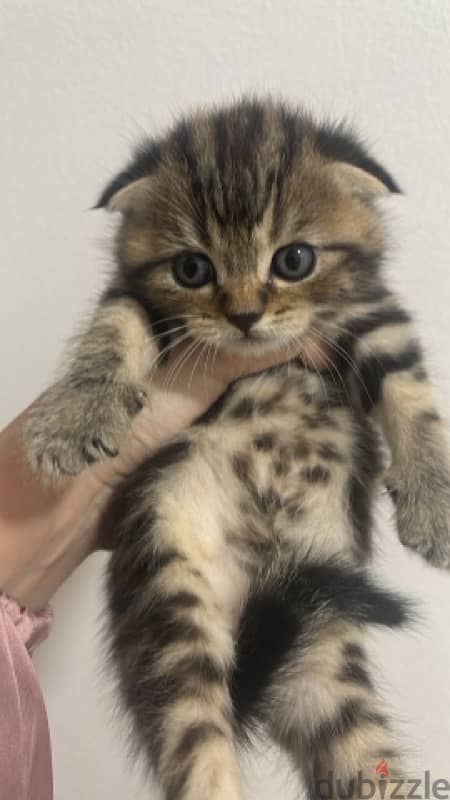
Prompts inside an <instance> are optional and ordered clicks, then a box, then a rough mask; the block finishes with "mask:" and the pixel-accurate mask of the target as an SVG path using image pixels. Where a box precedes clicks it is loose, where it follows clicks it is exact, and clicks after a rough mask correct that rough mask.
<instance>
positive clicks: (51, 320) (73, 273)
mask: <svg viewBox="0 0 450 800" xmlns="http://www.w3.org/2000/svg"><path fill="white" fill-rule="evenodd" d="M449 24H450V4H449V0H315V1H314V2H312V0H247V2H240V1H239V0H226V2H224V0H220V2H218V1H217V0H209V2H208V0H190V2H188V0H172V2H169V1H168V0H147V1H146V0H128V2H123V0H96V2H88V0H85V1H83V0H39V2H35V0H1V3H0V59H1V63H0V87H1V92H0V96H1V106H0V114H1V123H0V187H1V206H2V213H1V223H2V224H1V231H2V232H1V236H0V253H1V258H0V272H1V282H0V287H1V290H0V309H1V312H0V313H1V319H0V354H1V364H2V391H1V397H0V424H3V423H6V422H7V421H8V419H9V418H10V417H11V416H12V415H14V414H15V413H16V412H18V411H19V410H20V409H21V408H22V407H23V406H24V405H25V404H26V403H28V402H29V401H30V400H31V399H32V398H33V397H34V396H35V395H36V393H37V392H38V391H39V390H40V389H42V388H43V387H44V385H45V384H46V383H47V381H48V380H49V377H50V375H51V371H52V369H53V368H54V366H55V364H56V363H57V361H58V356H59V353H60V351H61V347H62V342H63V340H64V339H65V338H66V337H67V336H68V335H69V334H70V333H71V332H72V330H73V327H74V323H75V321H76V320H77V319H78V317H79V315H80V313H81V312H82V310H83V309H85V308H86V305H87V303H88V302H89V301H90V298H92V295H93V293H94V292H95V291H96V289H97V288H98V287H99V286H101V284H102V270H103V269H104V266H105V264H106V263H107V256H106V251H105V249H104V246H103V242H104V239H105V235H106V233H107V230H108V229H107V223H106V221H105V219H104V216H103V214H102V213H101V212H91V211H89V210H88V208H89V206H90V205H92V203H93V201H94V200H95V199H96V196H97V193H98V191H99V189H100V188H101V187H102V185H103V183H104V182H105V181H106V180H107V179H108V177H109V176H110V174H111V172H112V171H114V170H115V169H117V168H118V167H120V166H121V164H122V161H123V159H124V157H126V155H127V153H128V150H129V145H130V143H132V142H133V140H134V138H135V136H136V135H137V134H139V133H140V131H141V130H143V129H149V130H151V131H154V130H157V127H158V125H160V124H161V123H165V122H166V121H168V120H170V119H171V118H172V116H173V115H174V114H176V113H177V111H178V110H180V109H185V108H186V107H189V106H191V105H193V104H195V103H198V102H199V101H207V100H217V99H218V98H221V97H229V96H230V95H231V94H237V93H238V92H239V91H240V90H241V89H254V88H262V89H267V88H270V89H274V90H276V91H281V92H283V93H284V94H285V95H286V96H288V97H290V98H292V99H293V100H303V101H306V103H307V104H308V105H309V106H310V107H312V108H313V109H315V110H318V111H322V110H323V111H326V112H328V113H330V114H337V115H339V116H342V115H348V116H350V118H351V119H354V120H356V121H357V123H358V124H359V127H360V128H361V130H362V131H363V133H364V134H366V135H367V136H368V138H369V140H370V141H371V142H372V143H373V144H374V145H375V147H376V151H377V153H378V154H379V156H380V157H381V158H382V159H384V160H385V161H386V163H387V165H388V166H389V167H391V168H392V170H393V171H394V173H395V175H396V176H397V177H398V179H399V181H400V183H401V185H402V186H403V187H404V189H405V190H406V197H405V198H401V199H395V200H390V201H389V203H390V207H391V208H392V212H393V214H395V217H396V219H397V223H396V229H397V235H396V241H397V242H398V245H397V252H396V254H395V258H394V259H393V264H392V272H393V275H394V282H395V285H397V286H398V287H399V288H400V289H401V291H402V292H403V294H404V296H405V298H406V299H408V301H409V304H410V306H411V307H412V308H413V309H414V310H416V311H417V312H418V316H419V319H420V320H421V327H422V330H423V332H424V337H425V341H426V342H427V343H428V344H429V346H430V350H431V352H432V365H434V367H435V371H436V374H437V376H438V378H439V382H440V384H441V386H442V388H443V389H444V392H446V398H447V410H448V409H449V406H450V380H449V378H450V359H449V348H448V337H449V335H450V322H449V316H448V308H449V302H450V278H449V269H450V237H449V226H448V220H449V212H450V200H449V197H450V193H449V189H448V187H449V183H450V162H449V142H450V113H449V112H450V94H449V88H448V84H449V67H450V57H449V52H450V50H449ZM380 527H381V532H380V536H379V541H380V550H381V555H380V557H379V559H378V561H379V565H380V566H379V569H380V570H381V571H382V572H384V573H385V574H386V575H387V578H388V580H389V581H390V583H391V584H392V585H394V586H398V587H400V588H403V589H407V590H411V592H412V593H413V594H415V595H418V596H420V597H421V598H422V600H423V606H424V611H423V613H424V616H425V622H424V624H423V625H422V627H421V630H420V632H416V633H414V634H385V633H384V634H380V635H378V636H377V637H376V641H375V643H374V649H375V651H376V653H377V657H378V660H379V662H380V664H381V668H382V674H383V676H384V681H383V685H385V690H386V697H387V699H386V707H387V709H392V710H393V711H394V712H395V713H397V715H398V716H399V718H401V719H402V720H404V721H405V722H404V729H405V734H406V741H407V743H408V744H409V745H411V746H412V747H414V748H417V751H418V753H419V755H418V757H417V764H418V769H419V770H424V769H430V770H431V771H432V772H433V773H434V775H435V776H436V777H446V778H450V756H449V753H450V711H449V709H450V677H449V656H450V626H449V622H450V576H447V575H442V574H439V573H438V572H434V571H432V570H431V569H429V568H427V567H426V566H425V565H423V564H422V563H420V562H419V561H418V560H416V559H415V558H414V557H413V556H410V555H409V554H407V553H405V552H403V551H401V548H400V546H399V545H397V543H396V539H395V535H394V534H393V533H392V531H391V530H390V528H389V525H388V524H387V522H386V521H385V522H384V523H382V524H381V526H380ZM102 566H103V559H102V557H101V556H96V557H94V558H92V559H91V560H90V561H89V562H88V563H87V564H85V566H83V567H82V568H81V569H80V570H79V571H78V573H77V574H76V575H75V576H74V577H73V579H72V580H71V581H69V583H68V584H67V585H66V586H65V587H64V589H63V590H62V591H61V592H60V593H59V595H58V596H57V598H56V599H55V610H56V624H55V628H54V632H53V635H52V637H51V639H50V641H49V642H48V644H47V645H46V646H45V647H44V648H43V649H42V650H41V652H40V654H39V656H38V658H37V666H38V669H39V673H40V676H41V679H42V683H43V686H44V690H45V694H46V698H47V702H48V709H49V715H50V722H51V727H52V734H53V746H54V757H55V773H56V788H57V794H56V796H57V800H79V799H80V798H83V800H97V798H109V800H123V798H125V797H126V798H127V799H128V800H132V799H133V800H144V798H146V799H147V798H149V796H150V795H151V796H152V797H156V796H157V795H156V793H155V794H151V793H150V794H149V792H148V791H146V789H145V785H144V783H142V782H141V781H140V778H139V775H138V774H136V773H133V772H132V771H131V769H130V767H129V765H127V763H126V760H125V756H124V752H123V749H122V747H121V743H120V733H119V731H120V729H119V727H118V726H117V724H116V723H113V722H112V721H111V715H110V709H111V706H112V700H111V693H110V690H109V688H108V684H107V681H106V679H105V678H104V677H102V674H101V654H100V649H99V643H98V640H97V631H98V627H99V624H98V618H99V617H101V590H100V584H101V570H102ZM279 764H280V761H279V759H277V760H275V761H271V760H268V759H267V758H266V757H265V756H264V757H260V758H259V760H258V761H257V762H256V765H255V764H253V767H252V768H251V769H250V771H249V774H250V778H249V780H250V784H251V786H252V787H253V791H252V793H251V796H253V797H255V798H258V800H268V799H269V798H277V797H283V798H286V799H287V800H289V798H293V797H294V796H296V791H295V783H294V782H293V781H292V780H291V779H287V778H285V777H284V773H282V771H280V769H279ZM249 794H250V793H249Z"/></svg>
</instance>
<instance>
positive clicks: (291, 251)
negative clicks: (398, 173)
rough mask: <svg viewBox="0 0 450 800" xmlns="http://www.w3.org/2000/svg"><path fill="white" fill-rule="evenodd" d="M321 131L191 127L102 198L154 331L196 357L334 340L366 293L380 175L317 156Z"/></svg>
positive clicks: (286, 117)
mask: <svg viewBox="0 0 450 800" xmlns="http://www.w3.org/2000/svg"><path fill="white" fill-rule="evenodd" d="M319 130H320V129H317V128H315V127H314V126H313V125H312V123H311V122H310V121H309V120H307V119H305V117H302V116H300V115H298V114H293V113H291V112H287V111H286V110H285V109H284V108H282V107H281V106H276V105H273V104H271V103H263V104H258V103H256V104H248V103H247V104H246V103H243V104H239V105H237V106H234V107H233V108H231V109H228V110H225V111H222V112H216V113H212V114H200V115H197V116H194V117H192V118H190V119H188V120H187V121H186V122H185V123H182V124H181V125H180V126H179V127H178V128H176V129H175V130H174V132H173V133H172V134H169V136H168V137H167V138H166V139H164V140H162V141H161V142H159V143H157V144H156V145H154V146H153V148H154V149H153V150H150V149H149V150H148V152H147V159H145V158H144V156H141V162H142V163H141V164H139V163H138V161H139V159H137V160H136V161H135V162H134V165H133V166H134V171H133V173H132V174H133V177H137V180H131V181H130V179H129V177H127V176H129V175H130V171H128V172H127V173H123V174H122V176H119V177H118V179H116V182H115V184H113V185H112V187H110V189H109V194H108V189H107V190H106V192H105V195H104V198H103V200H102V201H101V203H102V202H103V203H104V202H105V200H106V201H109V203H110V206H111V207H112V208H117V209H120V210H121V211H122V212H123V214H124V223H123V226H122V228H121V232H120V236H119V242H118V257H119V261H120V264H121V267H122V270H123V271H124V272H125V273H126V275H127V280H128V281H131V283H132V284H133V287H134V289H135V290H137V291H139V293H140V295H141V296H145V298H146V301H147V303H148V304H149V306H151V309H152V311H153V313H154V315H155V316H156V317H157V318H159V319H160V320H166V322H165V323H164V322H160V323H159V324H160V326H161V330H164V329H167V327H168V328H169V329H170V328H171V329H172V330H173V336H174V338H176V336H177V335H179V336H180V337H181V336H189V337H190V338H192V339H194V340H200V341H202V342H204V343H205V351H206V347H207V345H211V346H220V347H225V348H227V349H230V350H243V349H247V350H248V349H249V348H252V349H253V350H259V351H261V350H263V349H273V348H274V347H283V346H284V345H286V344H287V343H289V342H291V341H293V340H294V341H296V342H297V343H298V345H299V346H300V347H301V345H302V343H304V342H305V341H306V337H311V335H312V334H315V333H317V331H322V332H323V331H325V329H326V330H327V331H328V334H327V335H331V336H333V338H337V333H336V334H334V333H333V324H334V325H335V327H336V321H338V320H339V309H341V310H342V308H343V307H345V306H348V305H349V304H352V303H353V304H355V303H357V302H360V301H361V300H362V299H363V296H364V294H365V293H367V291H370V287H371V286H373V285H375V284H374V281H375V280H376V265H375V262H376V257H377V255H378V254H379V252H380V250H381V247H382V230H381V226H380V222H379V219H378V215H377V213H376V210H375V208H374V203H373V202H372V200H373V197H374V195H375V194H376V193H378V192H380V191H381V189H382V188H385V186H386V182H385V181H384V180H383V178H384V177H385V176H386V174H385V173H384V171H383V170H382V169H381V168H379V167H378V166H377V165H374V162H371V161H370V160H369V159H368V158H367V162H368V163H369V166H371V167H373V169H372V171H371V172H367V171H363V170H362V169H360V168H356V167H355V166H354V165H349V163H348V162H347V163H343V162H342V161H337V160H335V159H332V158H330V157H329V156H327V155H325V154H324V152H323V145H322V151H321V149H320V148H319V144H318V142H319V143H320V140H319V138H318V135H319V134H318V131H319ZM322 135H325V134H322ZM335 138H336V137H335ZM343 141H344V142H347V140H346V139H344V140H343ZM328 144H329V143H328ZM340 144H341V145H342V142H341V141H340ZM325 145H327V142H325ZM357 155H360V153H359V152H358V153H357ZM360 161H361V159H360ZM365 166H366V165H365ZM374 170H378V173H376V172H374ZM139 176H141V177H139ZM380 176H381V177H380ZM121 179H122V180H121ZM387 179H388V180H391V179H390V178H389V176H387ZM117 185H118V186H119V188H118V190H117ZM389 188H393V187H392V186H391V187H389ZM325 320H326V323H325ZM333 320H334V323H333ZM336 331H337V327H336Z"/></svg>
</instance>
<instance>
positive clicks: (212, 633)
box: [109, 445, 242, 800]
mask: <svg viewBox="0 0 450 800" xmlns="http://www.w3.org/2000/svg"><path fill="white" fill-rule="evenodd" d="M182 455H183V447H182V446H181V449H180V447H179V446H178V445H173V446H171V447H169V448H166V451H165V453H164V459H165V461H166V466H167V462H168V461H170V460H172V462H173V461H176V460H179V459H180V458H182ZM158 463H159V462H158V457H156V460H155V458H154V459H153V460H151V461H150V462H149V464H150V466H149V470H148V474H149V478H150V480H151V479H152V476H153V477H154V476H155V474H156V473H157V472H158ZM145 469H146V468H145V465H144V466H143V468H141V471H140V474H139V475H138V477H137V479H136V478H130V480H129V489H126V488H125V489H124V490H123V493H122V509H121V511H120V512H119V511H117V514H116V518H117V516H118V515H119V514H120V515H121V519H120V521H119V525H118V535H117V539H118V542H117V548H116V550H115V551H114V552H113V554H112V557H111V565H110V572H109V597H110V600H109V605H110V613H111V624H110V639H111V653H112V657H113V661H114V663H115V666H116V668H117V674H118V683H119V688H120V690H121V694H122V697H123V701H124V705H125V707H126V708H127V710H128V711H129V713H130V716H131V719H132V722H133V738H134V740H135V742H136V744H137V748H138V749H139V751H140V752H142V753H143V754H144V756H145V758H146V760H147V762H148V764H149V765H150V766H151V767H152V768H153V769H154V771H155V773H156V775H157V777H158V779H159V781H160V783H161V786H162V788H163V791H164V797H165V799H166V800H242V793H241V778H240V770H239V763H238V757H237V751H236V744H235V737H234V726H233V716H232V705H231V699H230V692H229V675H230V671H231V668H232V664H233V661H234V632H233V625H232V621H231V619H230V614H229V613H228V612H227V609H226V607H224V603H223V592H222V593H221V592H220V591H219V589H218V586H217V584H218V583H219V581H218V580H217V572H214V564H212V565H211V562H210V559H209V557H208V555H209V551H208V552H207V553H206V554H205V552H204V550H205V549H206V550H208V548H207V539H211V538H212V537H213V533H212V531H211V526H212V522H211V518H209V520H208V525H209V528H207V529H206V531H205V533H206V534H207V536H205V544H204V545H203V548H202V543H201V537H202V521H201V519H200V518H199V517H198V516H197V514H196V513H195V506H194V504H192V503H191V504H190V503H189V502H188V499H187V498H188V497H189V493H188V492H189V490H188V485H187V482H188V479H189V478H188V477H187V478H185V476H186V473H180V474H179V475H177V477H176V479H174V480H173V482H172V484H171V492H169V491H167V490H166V491H165V492H163V493H161V495H159V494H158V492H157V488H156V490H155V489H154V487H152V486H151V485H150V486H149V484H148V481H145V480H144V481H143V482H142V478H143V471H145ZM175 486H176V487H177V488H176V489H175ZM142 487H145V490H142ZM177 490H179V491H180V496H178V493H177ZM124 495H125V497H124ZM182 497H183V498H184V501H183V502H181V498H182ZM123 503H125V508H124V505H123ZM207 511H208V509H206V510H205V511H204V515H205V517H207ZM113 513H115V512H113ZM198 532H199V533H200V541H199V539H198V538H197V533H198ZM219 570H220V572H221V573H223V575H224V577H225V579H227V572H228V570H225V569H224V565H223V559H222V561H221V563H220V564H219ZM221 588H222V589H223V584H221Z"/></svg>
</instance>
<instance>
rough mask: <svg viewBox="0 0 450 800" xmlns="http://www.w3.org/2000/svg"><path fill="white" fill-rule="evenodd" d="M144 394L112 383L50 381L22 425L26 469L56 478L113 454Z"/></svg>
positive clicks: (142, 401) (136, 388) (132, 388)
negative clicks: (29, 466) (26, 456)
mask: <svg viewBox="0 0 450 800" xmlns="http://www.w3.org/2000/svg"><path fill="white" fill-rule="evenodd" d="M75 383H78V385H74V384H75ZM145 397H146V394H145V391H144V390H143V389H142V388H140V387H136V386H128V385H126V384H123V383H119V382H114V381H109V382H108V381H105V382H100V381H98V382H97V381H95V382H92V381H90V382H85V383H83V382H82V381H78V382H75V381H73V379H72V381H70V380H67V381H64V380H62V381H60V382H59V383H57V384H55V385H54V386H52V387H51V388H50V389H48V390H47V391H46V392H45V393H44V394H43V395H42V397H41V398H40V399H39V400H38V401H37V403H36V404H35V405H34V406H33V408H32V409H31V411H30V415H29V418H28V419H27V421H26V423H25V426H24V437H25V443H26V447H27V451H28V455H29V459H30V462H31V465H32V467H33V468H34V469H35V470H37V471H40V472H44V473H45V474H47V475H49V476H51V477H53V478H60V477H64V476H69V475H76V474H78V473H79V472H81V471H82V470H83V469H85V467H87V466H89V465H90V464H93V463H94V462H96V461H106V460H107V459H109V458H113V457H114V456H116V455H117V453H118V451H119V447H120V446H121V444H122V441H123V439H124V436H125V434H126V432H127V430H128V429H129V427H130V424H131V421H132V419H133V417H134V416H135V415H136V414H137V412H138V411H140V409H141V408H142V406H143V405H144V402H145Z"/></svg>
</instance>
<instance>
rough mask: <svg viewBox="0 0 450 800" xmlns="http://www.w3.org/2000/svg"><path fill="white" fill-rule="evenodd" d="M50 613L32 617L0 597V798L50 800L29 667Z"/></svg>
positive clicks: (46, 740) (42, 715)
mask: <svg viewBox="0 0 450 800" xmlns="http://www.w3.org/2000/svg"><path fill="white" fill-rule="evenodd" d="M51 622H52V614H51V611H50V609H45V610H44V611H41V612H39V613H37V614H32V613H30V612H29V611H27V610H26V609H24V608H21V607H20V606H19V605H18V604H17V603H16V602H15V601H14V600H11V599H10V598H9V597H7V596H6V595H4V594H1V593H0V798H1V800H52V798H53V775H52V762H51V751H50V737H49V731H48V721H47V714H46V711H45V705H44V699H43V696H42V692H41V689H40V686H39V681H38V678H37V675H36V672H35V669H34V666H33V663H32V661H31V654H32V652H33V650H34V648H35V647H36V646H37V645H38V644H39V643H40V642H41V641H43V640H44V639H45V638H46V637H47V634H48V631H49V628H50V625H51Z"/></svg>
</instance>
